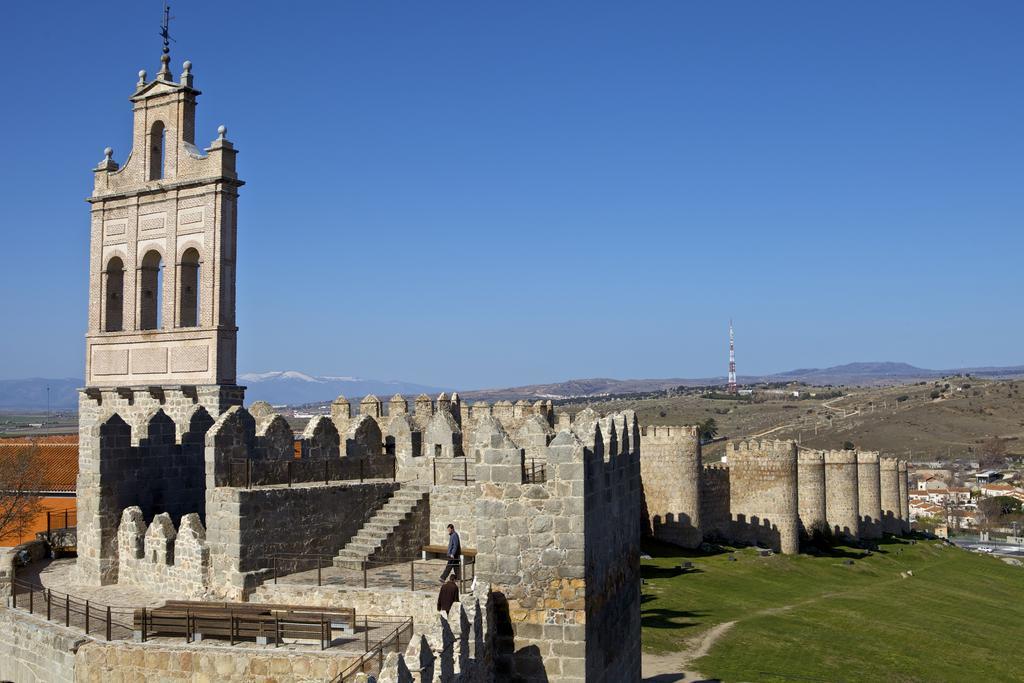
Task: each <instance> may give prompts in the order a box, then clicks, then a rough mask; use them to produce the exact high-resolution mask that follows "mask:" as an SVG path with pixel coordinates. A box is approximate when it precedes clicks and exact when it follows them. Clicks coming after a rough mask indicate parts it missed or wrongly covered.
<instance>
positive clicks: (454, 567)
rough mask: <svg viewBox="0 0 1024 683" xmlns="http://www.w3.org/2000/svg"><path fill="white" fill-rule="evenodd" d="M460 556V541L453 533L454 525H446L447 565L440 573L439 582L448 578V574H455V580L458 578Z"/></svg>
mask: <svg viewBox="0 0 1024 683" xmlns="http://www.w3.org/2000/svg"><path fill="white" fill-rule="evenodd" d="M461 555H462V541H460V540H459V535H458V534H457V533H456V532H455V525H454V524H449V525H448V564H447V565H446V566H445V568H444V571H443V572H442V573H441V581H442V582H444V580H445V579H447V578H448V574H449V573H450V572H455V578H456V579H458V578H459V556H461Z"/></svg>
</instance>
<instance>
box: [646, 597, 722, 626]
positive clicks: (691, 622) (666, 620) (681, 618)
mask: <svg viewBox="0 0 1024 683" xmlns="http://www.w3.org/2000/svg"><path fill="white" fill-rule="evenodd" d="M644 602H646V601H644ZM703 616H707V612H687V611H684V610H678V609H665V608H663V607H655V608H649V609H644V608H640V626H642V627H643V628H671V629H677V628H689V627H690V626H697V625H698V623H699V622H698V621H697V619H698V618H699V617H703Z"/></svg>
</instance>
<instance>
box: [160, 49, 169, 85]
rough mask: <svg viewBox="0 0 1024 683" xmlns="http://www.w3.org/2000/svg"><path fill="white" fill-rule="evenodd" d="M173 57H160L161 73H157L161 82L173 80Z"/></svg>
mask: <svg viewBox="0 0 1024 683" xmlns="http://www.w3.org/2000/svg"><path fill="white" fill-rule="evenodd" d="M170 64H171V56H170V55H169V54H167V53H164V54H162V55H160V71H159V72H157V74H156V77H157V79H158V80H161V81H169V80H171V66H170Z"/></svg>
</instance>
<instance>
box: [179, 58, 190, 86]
mask: <svg viewBox="0 0 1024 683" xmlns="http://www.w3.org/2000/svg"><path fill="white" fill-rule="evenodd" d="M181 68H182V71H181V84H182V85H184V86H185V87H188V88H191V87H192V62H190V61H188V60H187V59H186V60H185V63H184V64H182V65H181Z"/></svg>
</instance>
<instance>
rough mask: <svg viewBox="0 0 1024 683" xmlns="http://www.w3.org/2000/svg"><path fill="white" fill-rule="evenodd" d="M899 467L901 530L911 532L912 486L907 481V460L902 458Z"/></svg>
mask: <svg viewBox="0 0 1024 683" xmlns="http://www.w3.org/2000/svg"><path fill="white" fill-rule="evenodd" d="M897 468H898V470H897V472H898V477H897V478H898V481H899V487H900V532H901V533H904V534H908V533H910V496H909V488H910V487H909V484H908V482H907V461H906V460H900V461H899V463H898V465H897Z"/></svg>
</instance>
